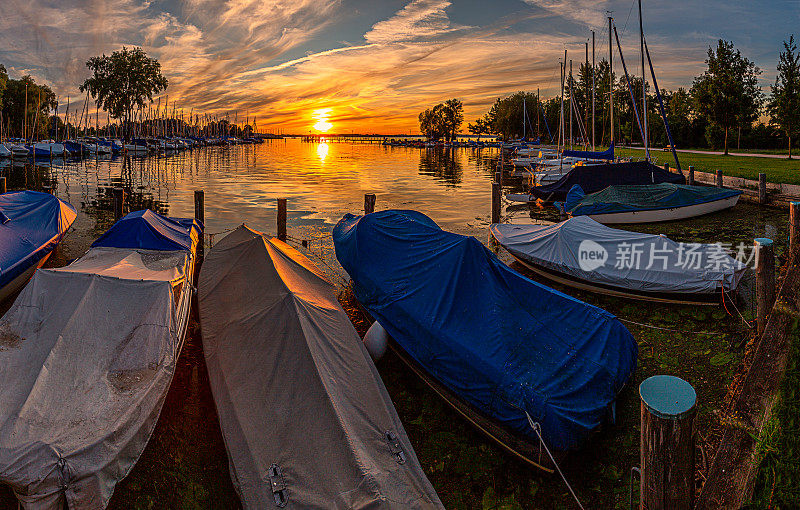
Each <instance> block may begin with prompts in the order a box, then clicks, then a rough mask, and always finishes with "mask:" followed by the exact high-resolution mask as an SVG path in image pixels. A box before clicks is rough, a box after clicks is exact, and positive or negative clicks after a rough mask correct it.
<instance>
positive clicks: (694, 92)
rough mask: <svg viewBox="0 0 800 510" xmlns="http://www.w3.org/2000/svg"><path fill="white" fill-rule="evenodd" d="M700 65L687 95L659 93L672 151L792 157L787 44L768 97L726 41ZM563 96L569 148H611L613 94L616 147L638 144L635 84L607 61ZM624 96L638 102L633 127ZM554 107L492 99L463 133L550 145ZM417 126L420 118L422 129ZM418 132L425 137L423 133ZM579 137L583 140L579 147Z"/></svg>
mask: <svg viewBox="0 0 800 510" xmlns="http://www.w3.org/2000/svg"><path fill="white" fill-rule="evenodd" d="M705 64H706V67H707V68H706V69H705V71H704V72H703V73H702V74H700V75H699V76H697V77H695V78H694V80H693V82H692V85H691V87H690V88H688V89H687V88H684V87H679V88H678V89H677V90H674V91H668V90H665V89H662V90H660V91H659V92H660V94H661V96H662V100H663V104H664V111H665V113H666V117H667V121H668V122H669V126H670V131H671V133H672V136H673V141H674V143H675V145H676V146H677V147H681V148H689V147H692V148H712V149H723V150H724V151H725V153H726V154H727V153H728V151H729V148H731V147H736V148H745V147H746V148H752V149H782V148H786V147H788V148H789V154H790V157H791V151H792V141H793V140H794V139H795V138H796V136H797V131H798V128H800V53H799V52H798V51H797V46H796V44H795V40H794V36H793V35H792V36H790V37H789V39H788V40H787V41H784V43H783V50H782V51H781V52H780V55H779V58H778V64H777V71H778V73H777V77H776V80H775V84H774V85H772V86H771V87H770V89H769V93H768V94H765V93H764V92H763V91H762V89H761V88H760V87H759V85H758V78H759V76H760V75H761V72H762V71H761V69H759V68H758V67H757V66H756V65H755V64H754V63H753V62H752V61H751V60H749V59H748V58H746V57H745V56H743V55H742V53H741V52H740V51H739V50H738V49H736V48H735V47H734V45H733V43H732V42H730V41H724V40H722V39H720V40H719V41H718V42H717V45H716V47H709V48H708V53H707V58H706V60H705ZM593 75H594V76H593ZM593 77H594V79H595V87H596V88H595V118H594V125H593V124H592V118H591V102H592V94H591V90H592V89H591V87H592V78H593ZM612 84H613V87H612ZM564 91H565V92H564V103H563V104H564V123H565V134H566V136H565V138H566V140H567V141H569V138H570V133H569V118H570V106H571V105H572V107H573V108H574V113H573V132H572V135H573V140H574V141H575V142H576V143H579V144H580V143H584V142H585V143H586V144H590V143H591V137H592V127H594V133H595V142H596V144H597V145H598V146H607V145H609V144H610V142H611V129H610V126H609V117H610V108H609V99H610V98H611V97H612V94H613V104H614V139H615V141H616V143H617V144H620V143H623V144H626V143H640V142H641V140H642V137H641V134H640V128H639V122H643V117H644V115H643V112H642V111H641V106H642V105H641V98H642V79H641V77H631V79H630V85H629V83H628V80H627V79H626V77H625V76H624V75H622V76H618V75H617V74H616V73H612V72H611V68H610V66H609V64H608V61H607V60H606V59H602V60H600V62H599V63H598V65H597V66H596V67H594V68H592V66H591V65H587V64H585V63H583V64H581V65H580V67H579V69H578V72H577V75H574V76H568V77H567V78H566V79H565V84H564ZM646 91H647V98H648V100H647V131H648V140H649V142H650V145H651V146H656V147H657V146H666V145H667V144H668V143H669V141H668V137H667V133H666V129H665V126H664V123H663V120H662V117H661V114H660V111H659V103H658V100H657V97H656V94H655V93H654V91H653V90H652V87H651V83H650V80H648V84H647V88H646ZM570 92H571V96H572V98H571V99H570ZM631 96H632V97H633V98H635V100H636V102H637V108H638V109H639V116H640V117H639V121H637V119H636V115H635V112H634V109H633V106H632V98H631ZM523 105H524V106H523ZM561 106H562V102H561V96H560V95H559V96H557V97H550V98H547V99H544V100H542V99H541V98H539V97H538V95H537V94H535V93H531V92H524V91H520V92H516V93H514V94H511V95H510V96H507V97H504V98H498V99H497V100H496V101H495V103H494V104H493V105H492V106H491V108H490V109H489V111H488V112H487V113H486V114H484V115H483V116H482V117H480V118H478V119H476V120H475V121H474V122H471V123H469V124H468V130H469V131H470V133H473V134H493V135H497V136H500V137H502V138H503V139H506V140H508V139H513V138H519V137H522V136H523V133H525V134H526V137H527V138H529V139H535V138H537V137H540V138H541V140H542V141H543V142H545V143H549V142H552V143H555V142H556V141H557V140H558V130H559V124H560V122H559V119H560V111H561ZM523 108H524V110H526V111H525V112H524V111H523ZM426 111H427V110H426ZM422 119H423V115H422V114H420V126H421V127H422ZM578 119H580V121H578ZM422 132H423V134H426V135H427V133H426V131H425V130H422ZM581 133H585V140H584V136H582V135H581Z"/></svg>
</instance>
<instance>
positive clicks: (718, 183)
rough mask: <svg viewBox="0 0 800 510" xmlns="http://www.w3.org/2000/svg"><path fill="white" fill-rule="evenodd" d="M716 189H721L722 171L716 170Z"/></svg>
mask: <svg viewBox="0 0 800 510" xmlns="http://www.w3.org/2000/svg"><path fill="white" fill-rule="evenodd" d="M717 187H718V188H721V187H722V170H717Z"/></svg>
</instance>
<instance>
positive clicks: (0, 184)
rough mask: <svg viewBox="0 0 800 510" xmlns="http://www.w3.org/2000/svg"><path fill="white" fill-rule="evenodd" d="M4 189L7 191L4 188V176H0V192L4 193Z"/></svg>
mask: <svg viewBox="0 0 800 510" xmlns="http://www.w3.org/2000/svg"><path fill="white" fill-rule="evenodd" d="M6 191H8V190H7V189H6V178H5V177H0V193H5V192H6Z"/></svg>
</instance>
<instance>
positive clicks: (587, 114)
mask: <svg viewBox="0 0 800 510" xmlns="http://www.w3.org/2000/svg"><path fill="white" fill-rule="evenodd" d="M583 72H584V76H585V77H586V84H585V85H586V86H585V88H584V89H583V90H584V91H585V92H586V95H585V96H584V97H585V98H586V103H584V105H585V108H586V124H584V131H586V129H585V127H586V126H588V125H589V75H588V74H586V73H588V72H589V40H588V39H587V40H586V66H585V67H584V68H583ZM588 134H589V133H588V132H585V133H583V135H584V136H583V146H584V147H586V146H588V145H589V140H587V139H586V138H587V135H588Z"/></svg>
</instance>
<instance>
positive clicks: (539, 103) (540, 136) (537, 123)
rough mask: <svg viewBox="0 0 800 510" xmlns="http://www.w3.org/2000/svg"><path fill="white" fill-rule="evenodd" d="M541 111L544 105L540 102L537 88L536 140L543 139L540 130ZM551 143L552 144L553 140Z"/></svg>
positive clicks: (537, 88)
mask: <svg viewBox="0 0 800 510" xmlns="http://www.w3.org/2000/svg"><path fill="white" fill-rule="evenodd" d="M541 109H542V103H541V101H540V100H539V87H536V138H539V139H541V138H542V133H541V131H540V130H539V117H540V116H541V115H540V112H541ZM550 141H551V142H552V140H550Z"/></svg>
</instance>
